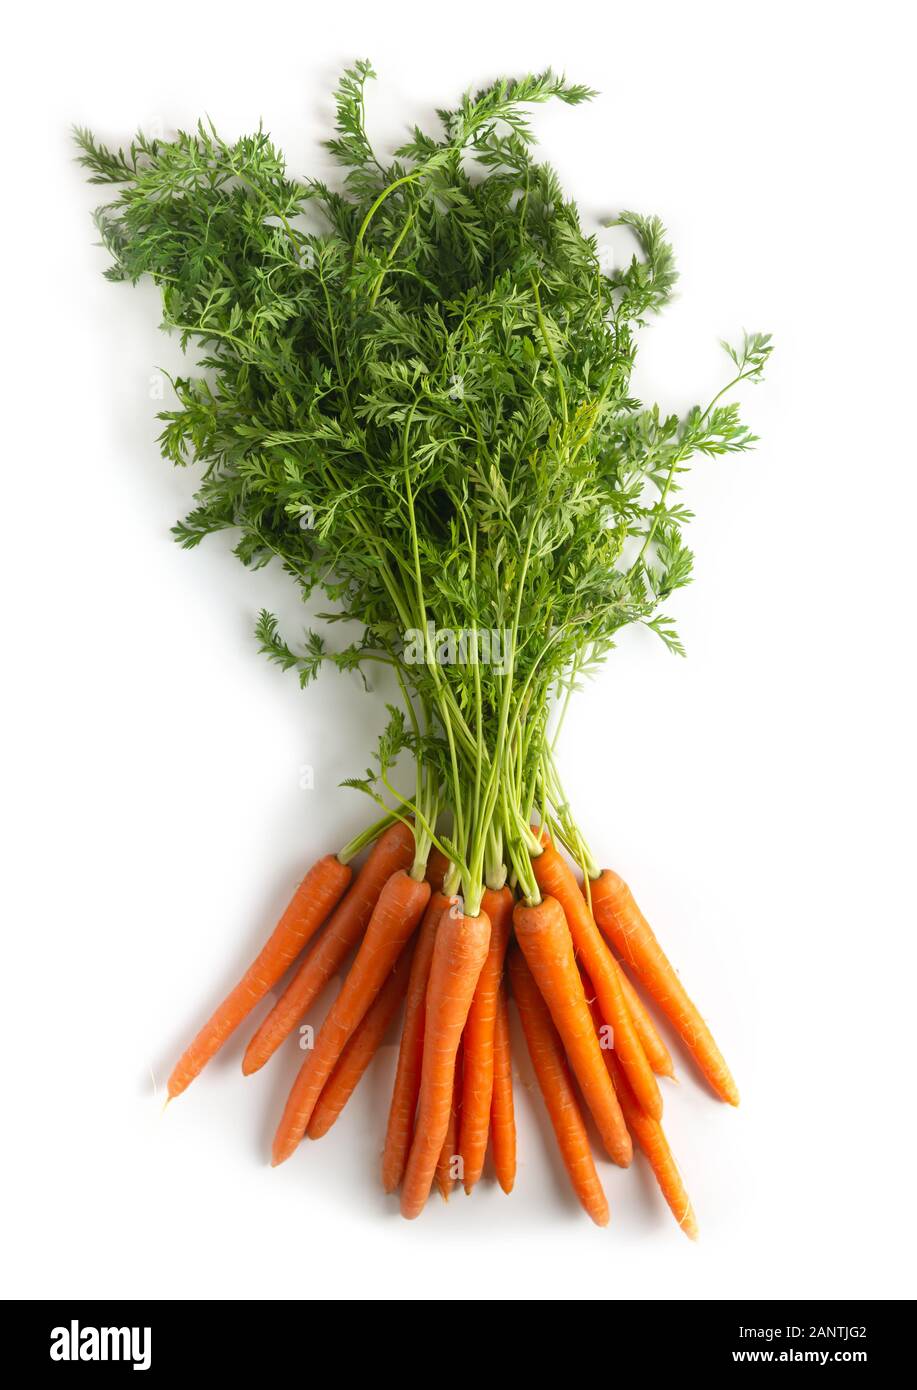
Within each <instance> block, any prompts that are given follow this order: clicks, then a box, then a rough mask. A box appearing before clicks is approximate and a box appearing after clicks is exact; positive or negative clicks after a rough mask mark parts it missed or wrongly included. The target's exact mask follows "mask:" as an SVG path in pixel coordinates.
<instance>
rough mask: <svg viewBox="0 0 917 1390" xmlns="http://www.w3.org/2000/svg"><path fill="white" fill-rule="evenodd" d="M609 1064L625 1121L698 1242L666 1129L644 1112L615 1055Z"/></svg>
mask: <svg viewBox="0 0 917 1390" xmlns="http://www.w3.org/2000/svg"><path fill="white" fill-rule="evenodd" d="M605 1064H606V1066H607V1067H608V1070H609V1072H610V1073H611V1079H612V1081H613V1082H614V1084H615V1090H616V1091H617V1093H618V1100H619V1101H620V1102H621V1109H622V1110H623V1111H624V1118H625V1119H626V1121H627V1123H628V1126H629V1128H630V1129H631V1131H632V1132H633V1136H634V1138H635V1139H636V1141H637V1143H638V1144H639V1145H640V1148H641V1150H642V1151H643V1153H644V1154H645V1156H646V1158H647V1161H648V1162H649V1165H650V1167H651V1168H652V1170H653V1173H654V1174H655V1177H656V1181H657V1182H658V1184H659V1190H660V1191H661V1193H662V1195H663V1197H664V1198H665V1199H666V1201H667V1202H668V1204H669V1207H670V1209H671V1211H672V1215H673V1216H674V1217H675V1220H676V1221H677V1222H678V1224H679V1226H680V1227H681V1229H682V1230H683V1231H684V1233H685V1235H686V1236H688V1238H689V1239H690V1240H697V1234H698V1232H697V1217H696V1216H695V1215H694V1208H693V1207H692V1206H691V1198H690V1197H689V1196H688V1193H687V1189H686V1188H685V1185H684V1182H683V1181H682V1176H681V1174H680V1173H679V1171H678V1165H677V1164H676V1162H675V1159H674V1158H673V1156H672V1150H671V1149H670V1148H669V1141H668V1140H667V1139H666V1137H665V1134H664V1133H663V1129H662V1125H661V1124H659V1122H658V1121H657V1120H651V1119H650V1117H649V1115H647V1114H646V1112H645V1111H644V1110H642V1109H641V1108H640V1103H639V1101H638V1100H637V1097H636V1096H635V1095H634V1093H633V1091H632V1090H631V1087H630V1083H629V1081H628V1080H627V1077H626V1076H625V1075H624V1069H623V1067H622V1066H621V1064H620V1063H619V1062H618V1059H617V1058H616V1057H615V1055H614V1053H613V1052H606V1053H605Z"/></svg>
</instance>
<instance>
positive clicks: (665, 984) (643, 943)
mask: <svg viewBox="0 0 917 1390" xmlns="http://www.w3.org/2000/svg"><path fill="white" fill-rule="evenodd" d="M591 893H592V905H593V911H594V912H595V917H596V921H597V922H598V924H599V926H600V927H601V928H602V931H603V932H604V933H605V935H606V936H607V937H608V938H609V940H610V941H611V943H612V945H613V946H614V947H615V949H616V951H617V952H618V954H619V955H620V956H621V958H622V959H623V960H624V961H625V963H626V964H627V965H629V966H630V967H631V968H632V969H633V970H634V972H635V974H636V975H637V977H638V979H639V980H640V982H641V984H642V985H643V987H644V989H645V990H646V992H647V993H648V994H649V996H650V998H651V999H653V1000H654V1001H655V1002H656V1004H657V1005H658V1006H659V1008H660V1009H661V1010H662V1012H663V1013H664V1014H665V1016H666V1018H668V1019H669V1021H670V1022H671V1023H672V1025H673V1026H674V1027H675V1028H676V1030H677V1031H678V1034H679V1037H680V1038H681V1040H682V1042H683V1043H684V1044H685V1046H686V1047H687V1049H688V1051H689V1052H690V1053H691V1055H692V1056H693V1058H694V1060H695V1061H696V1062H697V1065H698V1066H699V1067H700V1070H701V1071H702V1073H703V1074H704V1076H705V1077H706V1078H707V1080H708V1082H709V1083H710V1085H711V1086H712V1087H713V1089H714V1091H715V1092H716V1094H717V1095H718V1096H719V1097H720V1099H721V1100H725V1101H728V1102H729V1104H730V1105H738V1103H739V1091H738V1087H737V1086H736V1084H735V1082H734V1081H733V1079H732V1074H731V1072H730V1070H729V1068H728V1067H727V1065H726V1062H725V1060H724V1058H723V1054H722V1053H721V1052H720V1050H719V1048H718V1047H717V1045H716V1043H715V1042H714V1040H713V1034H712V1033H711V1032H710V1029H709V1028H708V1027H707V1025H706V1023H705V1022H704V1020H703V1018H702V1017H701V1015H700V1013H699V1012H698V1010H697V1007H696V1005H695V1004H694V1003H693V1001H692V1000H691V998H690V997H689V995H688V992H687V990H686V989H685V987H684V985H683V984H682V983H681V980H680V979H679V978H678V976H677V975H676V973H675V971H674V969H673V968H672V966H671V964H670V963H669V961H668V959H667V958H666V955H665V952H664V951H663V949H662V947H661V946H660V945H659V942H658V941H657V940H656V937H655V936H654V935H653V931H652V928H651V927H650V925H649V923H648V922H647V920H646V918H645V917H644V916H643V913H642V912H641V911H640V909H639V907H638V906H637V904H636V903H635V902H634V897H633V894H632V893H631V891H630V889H629V888H628V886H627V884H626V883H625V882H624V880H623V879H622V878H620V877H619V875H618V874H616V873H615V872H614V871H613V870H612V869H605V870H604V871H603V872H602V873H601V874H600V876H599V877H598V878H597V879H596V880H595V881H594V882H593V883H592V884H591ZM586 968H587V969H589V967H588V964H587V967H586ZM589 973H590V974H592V972H591V970H590V972H589ZM600 1002H601V996H600ZM602 1012H603V1013H604V1006H603V1010H602ZM638 1099H639V1094H638ZM644 1108H645V1107H644Z"/></svg>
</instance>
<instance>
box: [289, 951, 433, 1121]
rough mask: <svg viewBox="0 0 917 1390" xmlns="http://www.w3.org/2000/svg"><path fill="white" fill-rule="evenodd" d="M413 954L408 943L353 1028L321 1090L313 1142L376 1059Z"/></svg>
mask: <svg viewBox="0 0 917 1390" xmlns="http://www.w3.org/2000/svg"><path fill="white" fill-rule="evenodd" d="M412 953H413V952H412V947H411V945H410V943H409V944H408V946H407V948H406V949H405V950H404V951H402V953H401V955H400V957H399V959H398V963H397V965H396V966H395V968H394V970H393V971H392V973H391V975H389V977H388V979H387V980H386V982H385V984H384V985H383V986H382V988H381V989H380V991H379V993H378V994H377V995H376V997H375V999H374V1001H373V1003H372V1006H371V1007H370V1008H369V1009H367V1011H366V1013H365V1014H364V1015H363V1019H362V1021H361V1022H360V1023H359V1024H358V1025H357V1027H356V1028H355V1029H354V1031H353V1034H352V1035H351V1038H350V1041H349V1042H348V1044H347V1046H346V1047H345V1048H344V1051H343V1052H342V1053H341V1055H340V1057H339V1058H338V1062H337V1065H336V1066H335V1068H334V1071H333V1072H332V1073H331V1075H330V1076H329V1077H328V1080H327V1081H326V1082H325V1084H324V1086H323V1087H322V1093H321V1095H320V1096H319V1098H318V1103H317V1104H316V1107H315V1109H314V1110H313V1111H312V1118H311V1120H310V1121H309V1126H308V1128H307V1130H306V1133H307V1134H308V1136H309V1138H310V1139H321V1137H322V1135H323V1134H327V1133H328V1131H329V1129H330V1128H331V1126H332V1125H333V1124H334V1122H335V1120H336V1119H337V1118H338V1116H339V1115H340V1113H341V1111H342V1110H343V1109H344V1106H345V1105H346V1104H347V1102H348V1101H349V1100H350V1097H351V1096H352V1095H353V1093H354V1091H355V1090H356V1088H357V1086H358V1085H359V1084H360V1078H361V1077H362V1075H363V1073H364V1072H365V1070H366V1068H367V1067H368V1066H369V1064H370V1062H371V1061H372V1059H373V1058H374V1057H375V1055H376V1052H377V1051H378V1049H379V1047H380V1046H381V1044H382V1041H383V1039H384V1038H385V1035H386V1033H387V1032H388V1030H389V1027H390V1025H391V1022H392V1019H393V1018H394V1017H395V1015H396V1014H397V1012H398V1010H399V1009H400V1007H401V1001H402V1000H403V998H404V994H405V990H406V989H407V985H408V973H409V971H410V968H411V956H412Z"/></svg>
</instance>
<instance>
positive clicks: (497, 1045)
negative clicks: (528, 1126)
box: [490, 983, 516, 1193]
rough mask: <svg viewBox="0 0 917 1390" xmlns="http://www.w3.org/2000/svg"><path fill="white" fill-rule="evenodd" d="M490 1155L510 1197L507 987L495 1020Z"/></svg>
mask: <svg viewBox="0 0 917 1390" xmlns="http://www.w3.org/2000/svg"><path fill="white" fill-rule="evenodd" d="M490 1151H491V1154H492V1156H493V1161H494V1172H495V1173H496V1175H497V1182H498V1183H499V1184H500V1186H501V1187H502V1188H503V1191H504V1192H506V1193H510V1192H512V1190H513V1185H514V1183H515V1181H516V1116H515V1112H514V1109H513V1062H512V1057H511V1056H510V1050H509V1013H508V1011H507V1007H506V986H505V984H502V983H501V985H500V989H499V991H498V993H497V1017H496V1019H495V1020H494V1090H493V1099H492V1100H491V1103H490Z"/></svg>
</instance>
